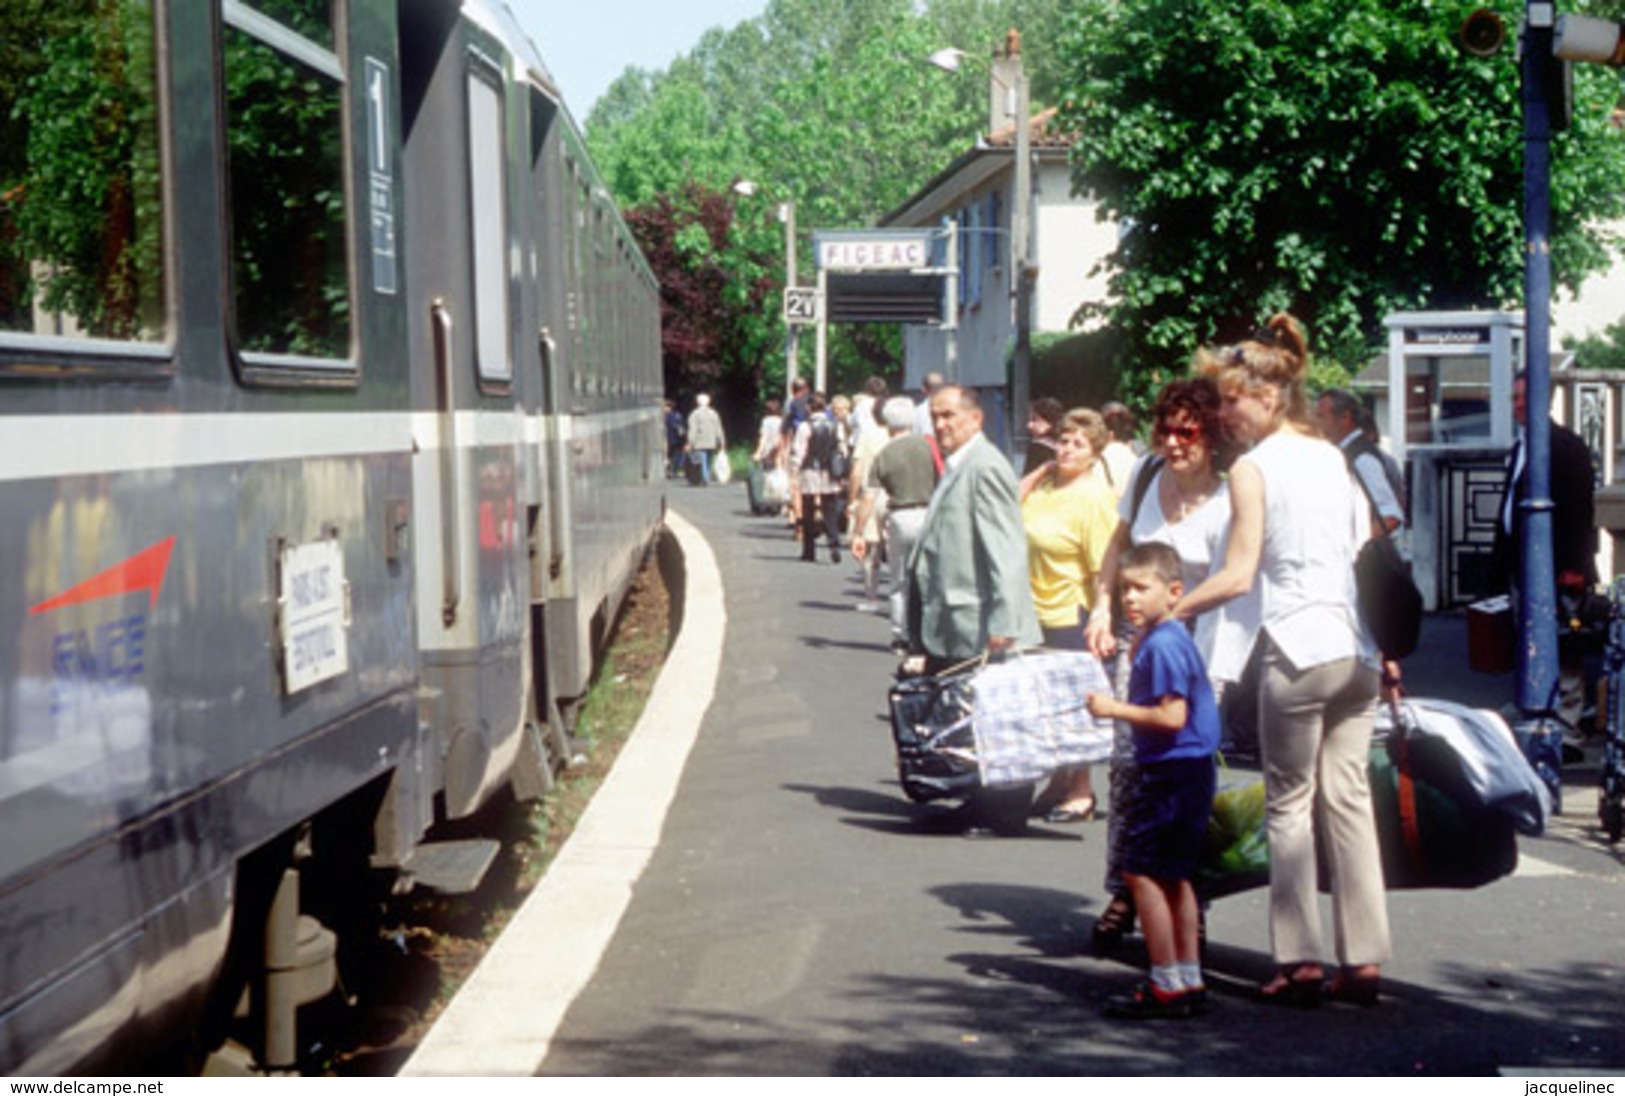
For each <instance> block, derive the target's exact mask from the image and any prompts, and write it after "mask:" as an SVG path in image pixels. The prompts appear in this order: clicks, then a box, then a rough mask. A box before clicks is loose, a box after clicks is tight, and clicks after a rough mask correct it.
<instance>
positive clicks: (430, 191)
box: [401, 4, 664, 816]
mask: <svg viewBox="0 0 1625 1096" xmlns="http://www.w3.org/2000/svg"><path fill="white" fill-rule="evenodd" d="M401 20H402V25H401V38H402V41H403V42H404V43H408V46H407V47H406V48H407V49H408V50H410V54H411V59H412V63H409V64H408V65H407V66H406V67H405V69H404V71H403V80H404V82H403V104H404V108H405V109H404V116H405V123H404V128H403V147H402V158H403V161H404V164H405V171H406V174H407V175H408V177H409V178H411V179H413V180H428V179H433V180H434V183H433V185H431V186H422V187H418V188H416V189H413V190H409V191H408V193H407V195H406V204H405V210H404V213H405V228H406V232H405V241H406V244H405V254H406V260H407V261H406V269H407V271H408V277H407V288H408V292H407V305H408V315H409V316H410V317H412V318H413V319H412V325H411V330H410V335H409V340H410V343H411V353H412V357H413V360H414V362H415V363H419V364H421V365H423V366H425V368H418V369H415V370H414V374H413V375H414V391H413V406H414V408H415V418H414V424H415V439H414V448H415V451H416V453H417V469H416V475H415V477H414V483H415V488H416V499H415V505H414V514H415V521H416V528H415V533H416V539H417V543H418V548H419V553H420V557H419V558H420V566H419V598H418V637H419V642H420V644H421V646H422V649H423V664H424V673H425V697H426V701H425V704H426V710H427V712H426V714H427V717H428V721H429V722H430V723H431V724H432V725H434V726H437V727H441V728H445V729H446V730H445V734H446V736H447V737H446V742H445V744H444V745H445V762H444V763H445V778H444V783H445V792H446V804H447V810H448V812H449V813H451V814H452V815H453V816H457V815H459V814H462V813H466V812H467V811H469V810H472V809H474V808H475V807H477V806H478V805H479V804H480V803H481V802H483V801H484V800H485V799H486V798H487V797H488V796H489V795H490V794H491V793H492V792H493V791H494V790H495V789H496V788H497V787H500V786H501V784H502V783H503V782H504V781H505V780H506V779H507V774H508V773H509V771H510V769H511V768H512V766H513V764H514V759H515V758H516V757H517V758H518V763H519V764H520V767H521V773H522V774H527V775H526V777H525V778H526V779H534V780H539V781H544V782H545V779H546V775H547V772H548V771H549V768H550V765H549V764H548V760H549V759H558V758H559V757H560V756H561V755H562V754H563V753H564V752H565V751H567V749H568V742H567V732H568V727H569V724H570V722H571V718H572V712H573V707H574V704H575V702H576V701H577V700H578V699H579V697H580V696H581V695H582V694H583V693H584V692H585V690H586V684H587V678H588V676H589V674H590V669H591V665H592V661H593V655H594V652H595V651H596V650H597V647H598V645H599V644H600V643H601V641H602V638H603V634H604V631H605V629H606V626H607V623H608V622H609V621H610V620H612V619H613V614H614V611H615V609H616V608H617V605H618V601H619V598H620V597H621V596H622V595H623V594H624V592H625V590H626V588H627V586H628V585H629V583H630V580H631V577H632V574H633V572H634V571H635V569H636V566H637V563H638V562H639V560H640V559H641V557H642V554H643V552H644V550H645V548H646V547H647V545H648V544H649V543H650V541H651V538H652V536H653V533H654V530H655V528H656V526H657V525H658V523H659V521H660V516H661V505H662V500H663V497H664V495H663V491H664V482H663V479H662V477H661V475H660V470H659V459H660V458H659V450H658V447H657V445H656V444H655V443H656V441H657V439H658V420H659V387H658V385H659V374H658V353H659V345H658V343H659V332H658V294H657V290H656V287H655V283H654V279H653V276H652V274H651V273H650V272H649V270H648V267H647V265H646V264H645V263H644V262H643V260H642V257H641V256H640V255H639V254H638V252H637V249H636V247H635V245H634V244H633V243H632V241H631V238H630V236H629V235H628V233H627V232H626V229H625V226H624V224H623V223H622V222H621V219H620V217H619V214H618V212H617V211H616V210H615V208H614V205H613V203H612V202H611V201H610V200H609V198H608V196H607V194H606V193H605V191H604V188H603V186H602V184H601V183H600V181H599V180H598V178H597V175H596V173H595V172H594V169H593V168H592V164H591V161H590V160H589V159H588V158H587V156H586V152H585V149H584V146H583V145H582V143H581V140H580V137H579V134H578V133H577V131H576V129H575V127H574V124H573V123H572V122H571V120H570V118H569V116H568V114H567V112H566V111H565V110H564V109H563V108H562V107H561V105H560V103H559V99H558V96H557V92H556V91H555V89H554V88H553V86H552V81H551V78H550V77H549V76H548V75H547V73H546V70H545V68H544V67H543V66H542V63H541V61H540V59H539V57H538V56H537V54H536V51H535V49H534V47H533V46H532V45H531V43H530V42H529V40H528V39H526V38H525V37H524V35H523V33H522V32H521V31H519V30H518V28H517V27H516V26H514V25H513V23H512V20H511V17H510V16H509V15H508V13H507V10H506V9H505V8H501V7H486V6H483V5H476V4H465V5H463V7H462V18H461V19H460V20H458V21H455V22H448V21H447V20H445V19H444V12H442V11H439V10H436V9H434V8H433V7H432V6H428V5H402V8H401ZM464 119H466V125H463V124H460V123H462V122H463V120H464ZM455 210H466V211H467V214H466V216H454V215H452V216H449V215H448V214H449V213H451V212H452V211H455Z"/></svg>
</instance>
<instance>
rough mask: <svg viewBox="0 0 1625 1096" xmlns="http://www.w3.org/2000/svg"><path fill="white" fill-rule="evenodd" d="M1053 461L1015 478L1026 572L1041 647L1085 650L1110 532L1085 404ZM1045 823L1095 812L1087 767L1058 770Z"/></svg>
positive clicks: (1096, 440) (1097, 449)
mask: <svg viewBox="0 0 1625 1096" xmlns="http://www.w3.org/2000/svg"><path fill="white" fill-rule="evenodd" d="M1055 440H1056V448H1055V459H1054V460H1051V461H1046V462H1045V463H1044V464H1042V465H1039V466H1038V467H1037V468H1035V469H1033V470H1032V471H1031V472H1029V473H1028V474H1027V475H1026V476H1025V477H1024V478H1023V479H1022V481H1021V519H1022V524H1023V525H1025V526H1026V529H1027V574H1028V580H1029V581H1030V582H1031V584H1032V591H1033V606H1034V608H1036V609H1037V610H1038V623H1039V626H1040V627H1041V628H1042V629H1043V630H1044V646H1046V647H1051V648H1057V649H1060V650H1070V651H1082V650H1087V647H1086V646H1085V645H1084V641H1083V626H1084V624H1085V623H1087V622H1088V620H1089V610H1090V608H1091V607H1092V605H1093V602H1094V596H1095V579H1096V576H1097V575H1098V574H1099V573H1100V565H1101V561H1102V560H1103V559H1104V558H1105V555H1106V548H1107V546H1108V545H1109V544H1110V543H1111V540H1112V536H1113V534H1114V533H1116V531H1117V495H1116V493H1115V492H1114V491H1113V490H1112V489H1111V486H1110V485H1109V484H1108V483H1107V482H1106V480H1105V478H1104V477H1102V476H1097V475H1094V474H1093V473H1094V469H1095V464H1096V462H1098V461H1099V460H1100V453H1101V450H1102V449H1104V448H1105V447H1106V442H1107V440H1108V434H1107V431H1106V422H1105V420H1104V419H1102V418H1101V417H1100V415H1099V413H1097V412H1095V411H1091V410H1089V409H1088V408H1078V409H1076V410H1073V411H1068V412H1067V413H1066V416H1065V417H1064V418H1063V419H1062V420H1061V424H1060V426H1059V428H1058V429H1057V430H1056V438H1055ZM1034 810H1035V812H1036V813H1041V814H1043V815H1044V818H1045V819H1046V820H1048V821H1050V822H1086V821H1088V820H1089V819H1091V818H1093V817H1094V814H1095V793H1094V788H1093V786H1092V784H1091V782H1090V776H1089V766H1087V765H1077V766H1073V767H1070V768H1066V769H1062V770H1060V771H1058V772H1057V773H1056V774H1055V775H1054V776H1053V777H1052V778H1051V779H1050V783H1049V787H1048V788H1046V789H1045V790H1044V792H1043V794H1041V795H1040V796H1039V797H1038V799H1037V801H1036V806H1035V808H1034Z"/></svg>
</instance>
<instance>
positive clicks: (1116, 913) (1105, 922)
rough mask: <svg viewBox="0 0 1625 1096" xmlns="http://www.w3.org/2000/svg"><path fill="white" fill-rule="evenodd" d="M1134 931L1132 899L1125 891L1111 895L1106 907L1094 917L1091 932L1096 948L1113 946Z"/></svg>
mask: <svg viewBox="0 0 1625 1096" xmlns="http://www.w3.org/2000/svg"><path fill="white" fill-rule="evenodd" d="M1133 931H1134V899H1133V897H1132V896H1131V895H1129V894H1128V892H1126V891H1120V892H1118V893H1117V894H1114V895H1112V900H1111V901H1110V902H1108V903H1106V908H1105V909H1103V910H1101V911H1100V916H1099V917H1097V918H1095V927H1094V930H1093V932H1092V936H1093V938H1094V942H1095V947H1096V948H1115V947H1117V946H1118V945H1119V944H1121V943H1122V942H1123V937H1124V936H1126V935H1128V934H1129V933H1131V932H1133Z"/></svg>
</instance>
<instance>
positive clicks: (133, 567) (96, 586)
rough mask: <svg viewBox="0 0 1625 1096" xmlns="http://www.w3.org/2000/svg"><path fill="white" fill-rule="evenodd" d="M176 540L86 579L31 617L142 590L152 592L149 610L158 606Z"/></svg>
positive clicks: (37, 607)
mask: <svg viewBox="0 0 1625 1096" xmlns="http://www.w3.org/2000/svg"><path fill="white" fill-rule="evenodd" d="M174 547H175V538H174V537H169V538H168V539H166V540H161V541H159V542H158V543H157V544H154V545H153V546H152V547H151V548H148V549H146V550H145V551H142V552H137V553H136V554H135V555H133V556H131V557H130V558H129V559H127V560H125V561H124V562H122V563H115V564H113V566H111V567H109V568H108V569H107V570H105V571H103V572H102V573H101V574H99V575H95V576H93V577H91V578H88V579H86V580H85V581H83V582H81V583H80V584H79V585H77V586H75V587H73V588H72V589H71V590H65V591H64V592H62V593H60V594H58V595H57V596H56V597H53V598H47V599H46V600H44V601H42V602H40V603H39V604H38V605H35V606H32V607H30V608H29V610H28V615H29V616H39V615H40V614H41V613H49V612H52V611H53V610H56V609H66V608H67V607H68V606H70V605H85V604H87V603H89V602H92V601H103V600H105V599H107V598H112V597H122V596H123V595H125V594H133V593H136V592H138V591H141V590H146V591H149V593H150V594H151V598H150V600H149V601H148V603H147V607H148V608H149V609H151V608H153V607H155V606H156V605H157V604H158V591H159V590H161V589H162V588H163V585H164V572H165V571H167V570H168V569H169V554H170V552H171V551H173V550H174Z"/></svg>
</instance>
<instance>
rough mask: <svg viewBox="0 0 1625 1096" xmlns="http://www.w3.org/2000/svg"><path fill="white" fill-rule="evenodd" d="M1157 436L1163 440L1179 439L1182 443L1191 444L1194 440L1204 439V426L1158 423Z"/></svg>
mask: <svg viewBox="0 0 1625 1096" xmlns="http://www.w3.org/2000/svg"><path fill="white" fill-rule="evenodd" d="M1157 437H1159V438H1161V439H1162V440H1163V441H1177V442H1179V443H1180V444H1181V445H1189V444H1190V443H1191V442H1193V441H1201V440H1202V428H1201V427H1200V426H1164V425H1158V427H1157Z"/></svg>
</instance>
